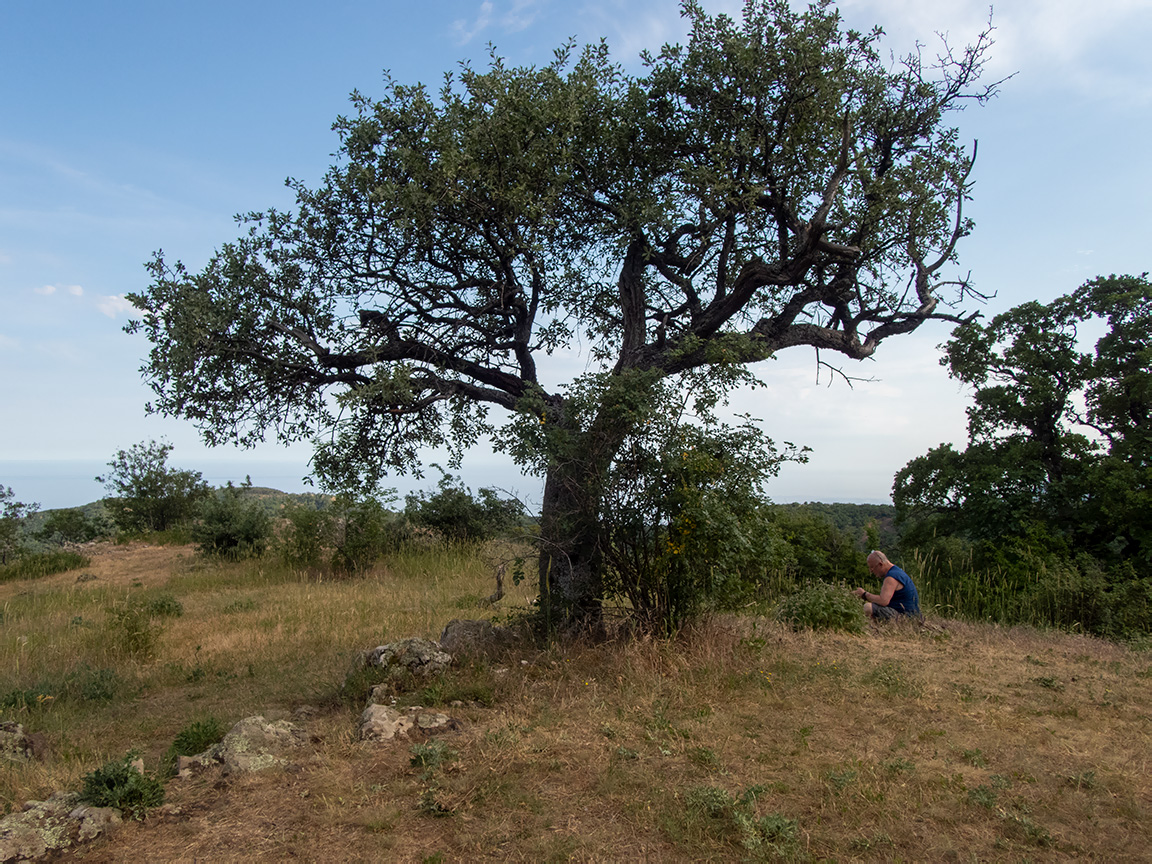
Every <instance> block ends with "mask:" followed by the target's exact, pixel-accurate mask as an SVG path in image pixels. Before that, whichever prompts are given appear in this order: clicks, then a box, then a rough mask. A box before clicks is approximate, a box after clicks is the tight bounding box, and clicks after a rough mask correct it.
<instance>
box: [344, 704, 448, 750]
mask: <svg viewBox="0 0 1152 864" xmlns="http://www.w3.org/2000/svg"><path fill="white" fill-rule="evenodd" d="M459 728H460V724H459V723H457V722H456V721H455V720H453V719H452V718H451V717H449V716H448V715H447V714H440V713H438V712H436V711H429V710H427V709H426V708H416V707H413V708H404V709H397V708H393V707H391V706H390V705H377V704H375V703H373V704H371V705H369V706H368V707H367V708H365V709H364V713H363V714H361V715H360V740H361V741H392V740H394V739H396V738H411V737H413V736H416V735H418V736H420V737H425V736H428V735H435V734H437V733H440V732H449V731H454V730H456V729H459Z"/></svg>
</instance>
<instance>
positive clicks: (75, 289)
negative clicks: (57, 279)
mask: <svg viewBox="0 0 1152 864" xmlns="http://www.w3.org/2000/svg"><path fill="white" fill-rule="evenodd" d="M32 290H33V291H35V292H36V293H37V294H39V295H41V296H42V297H48V296H50V295H52V294H55V293H56V292H57V291H67V292H68V293H69V294H71V295H72V296H73V297H83V296H84V289H83V288H82V287H81V286H79V285H41V286H40V287H39V288H33V289H32Z"/></svg>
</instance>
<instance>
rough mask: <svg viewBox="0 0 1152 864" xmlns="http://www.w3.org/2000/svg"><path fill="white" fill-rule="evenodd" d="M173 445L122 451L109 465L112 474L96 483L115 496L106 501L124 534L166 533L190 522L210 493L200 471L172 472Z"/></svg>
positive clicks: (99, 478)
mask: <svg viewBox="0 0 1152 864" xmlns="http://www.w3.org/2000/svg"><path fill="white" fill-rule="evenodd" d="M171 452H172V445H171V444H168V443H166V442H165V443H159V444H158V443H157V442H156V441H151V442H149V443H147V444H143V443H141V444H134V445H133V446H132V447H130V448H129V449H127V450H120V451H119V452H117V454H116V456H115V457H114V458H113V459H112V461H111V462H109V463H108V467H109V468H111V469H112V470H111V471H110V472H109V473H108V474H106V475H104V476H103V477H97V478H96V482H98V483H103V484H104V485H105V488H106V489H107V490H108V491H109V492H111V493H112V495H111V496H110V497H108V498H105V499H104V506H105V507H107V508H108V512H109V514H110V515H111V516H112V521H113V522H115V523H116V527H117V528H119V529H120V530H121V531H128V532H133V531H164V530H166V529H168V528H170V527H172V526H173V525H175V524H176V523H178V522H181V521H183V520H185V519H190V518H192V516H194V515H195V513H196V507H197V505H198V504H199V503H200V501H202V500H203V499H205V498H207V497H208V495H209V494H210V493H209V489H208V484H206V483H205V482H204V481H203V480H202V479H201V476H200V472H199V471H181V470H178V469H176V468H169V467H168V465H167V462H168V454H169V453H171Z"/></svg>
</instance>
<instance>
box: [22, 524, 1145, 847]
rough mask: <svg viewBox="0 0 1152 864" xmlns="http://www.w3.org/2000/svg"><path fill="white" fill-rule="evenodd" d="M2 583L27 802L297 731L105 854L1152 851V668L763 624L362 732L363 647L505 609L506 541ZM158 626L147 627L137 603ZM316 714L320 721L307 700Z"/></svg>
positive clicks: (545, 655)
mask: <svg viewBox="0 0 1152 864" xmlns="http://www.w3.org/2000/svg"><path fill="white" fill-rule="evenodd" d="M88 554H89V555H90V557H91V563H90V565H89V566H88V567H86V568H84V569H83V570H81V571H72V572H68V573H62V574H58V575H54V576H48V577H43V578H39V579H30V580H23V581H9V582H5V583H3V584H0V609H2V611H3V622H2V631H0V632H2V634H3V635H2V641H0V670H2V671H0V676H2V677H0V700H3V702H2V703H0V704H3V706H4V707H3V712H2V714H0V719H3V720H16V721H18V722H20V723H22V724H23V725H24V726H25V728H26V729H27V730H29V731H32V732H37V733H42V735H43V740H44V741H45V743H46V745H47V751H46V753H45V754H44V756H43V758H42V759H41V760H38V761H33V762H30V763H27V764H18V763H5V764H3V765H2V767H0V806H3V807H4V809H6V810H11V809H15V808H19V807H20V806H21V805H22V804H23V802H24V801H26V800H29V799H38V798H43V797H45V796H47V795H48V794H50V793H51V792H52V791H53V790H56V789H75V788H78V787H79V785H80V781H81V778H82V777H83V776H84V774H85V773H87V772H90V771H92V770H93V769H94V768H96V767H98V766H99V765H101V764H103V763H105V762H107V761H108V760H110V759H115V758H119V757H121V756H123V755H124V754H125V753H126V752H127V751H129V750H138V751H139V752H140V753H141V754H142V755H143V757H144V760H145V764H146V766H147V768H148V770H149V771H156V772H159V771H160V766H161V762H162V758H163V755H164V753H165V751H166V750H167V748H168V747H169V745H170V744H171V743H172V741H173V738H174V736H176V735H177V734H178V733H179V732H180V730H181V729H182V728H184V727H186V726H187V725H188V724H189V723H192V722H196V721H200V720H204V719H207V718H214V719H216V720H218V721H220V723H221V724H222V725H223V726H224V727H225V728H227V727H228V726H230V725H231V724H232V723H234V722H235V721H237V720H239V719H241V718H243V717H245V716H249V715H252V714H258V713H259V714H264V715H265V716H266V717H269V718H293V717H296V718H297V720H298V722H300V723H302V724H303V725H305V727H306V728H307V730H308V732H309V734H310V739H311V744H310V745H309V746H308V748H306V749H307V752H306V753H305V754H303V755H301V756H300V757H299V758H298V759H296V760H295V762H296V764H295V765H294V766H292V767H291V768H287V769H273V770H271V771H268V772H264V773H261V774H254V775H250V776H237V775H232V776H228V777H221V776H219V775H216V774H212V773H210V772H209V773H205V774H201V775H197V776H194V777H192V778H190V779H171V780H168V781H166V795H167V801H168V804H169V806H168V807H167V808H166V809H165V810H163V811H159V810H153V811H151V812H150V813H149V815H147V816H146V817H145V818H144V819H143V820H140V821H129V822H128V823H127V824H126V826H125V827H124V828H122V829H121V830H120V831H119V832H117V833H115V834H114V835H112V836H111V837H110V838H107V839H100V840H97V841H95V842H93V843H92V844H89V845H88V846H86V847H83V848H81V849H79V850H77V851H74V852H71V853H69V857H71V858H74V859H76V860H85V861H139V860H149V861H191V860H212V861H233V860H237V861H238V860H242V859H243V860H267V861H279V860H287V859H293V860H305V861H379V860H390V861H415V862H437V861H442V862H448V861H459V860H470V859H471V860H510V861H516V860H525V861H568V860H575V861H644V860H651V861H657V860H658V861H700V860H717V861H730V860H769V861H771V860H785V861H825V860H827V861H833V860H834V861H948V860H954V861H1025V860H1031V861H1049V860H1066V859H1071V858H1080V859H1087V860H1107V861H1137V860H1147V858H1148V850H1149V848H1152V828H1150V827H1149V815H1150V813H1152V781H1150V779H1149V777H1150V774H1149V764H1148V762H1149V755H1150V754H1152V656H1150V655H1149V654H1148V653H1145V652H1142V651H1140V650H1137V649H1135V648H1133V647H1131V646H1125V645H1120V644H1116V643H1111V642H1107V641H1104V640H1101V639H1097V638H1093V637H1089V636H1084V635H1078V634H1070V633H1063V632H1058V631H1042V630H1036V629H1032V628H1025V627H1014V628H1006V627H999V626H994V625H991V624H982V623H972V622H962V621H956V620H945V619H939V618H930V619H929V622H928V624H929V626H927V627H901V626H897V627H882V628H879V629H873V630H869V631H867V632H866V633H865V634H864V635H862V636H850V635H845V634H835V633H831V634H830V633H811V632H797V633H794V632H792V631H790V630H788V629H786V628H784V627H783V626H781V625H779V624H777V623H776V622H774V621H772V620H771V618H770V617H765V616H762V615H759V614H754V612H755V610H753V609H749V610H747V612H746V614H741V615H723V616H715V617H711V618H707V619H705V620H702V621H700V622H698V623H697V624H695V625H694V626H692V627H691V628H688V629H686V630H684V631H682V632H681V633H679V634H678V635H677V636H676V637H675V638H673V639H670V640H663V639H659V640H657V639H646V638H619V639H615V640H609V641H607V642H601V643H597V644H591V643H585V642H581V641H579V640H570V641H563V640H559V641H553V642H551V643H549V644H546V645H543V646H541V645H536V644H527V643H526V644H524V645H523V646H522V647H520V648H519V649H516V650H514V651H511V652H509V653H508V654H507V655H505V656H501V657H498V658H495V659H490V660H474V661H468V662H464V663H461V664H460V665H458V666H457V667H456V668H454V669H453V670H452V671H451V672H450V673H448V674H446V675H444V676H442V677H440V678H437V679H434V680H432V681H429V682H425V683H423V684H420V685H418V686H414V688H413V689H412V691H411V692H408V693H405V694H403V696H402V699H403V700H404V701H407V702H409V703H412V704H416V703H419V704H425V705H436V706H440V710H443V711H445V712H447V713H450V714H451V715H452V716H453V717H454V718H456V719H457V720H458V722H459V728H458V729H457V730H455V731H453V732H450V733H448V734H447V735H445V736H442V737H439V738H437V739H434V740H433V741H431V742H422V741H417V740H412V741H404V742H399V743H379V742H375V743H368V742H361V741H359V740H357V735H356V726H357V718H358V715H359V713H360V710H361V709H362V707H363V704H362V702H361V701H359V695H358V694H350V693H349V692H348V691H347V690H346V688H345V687H344V684H345V680H346V678H347V676H348V672H349V669H350V668H351V667H352V665H353V661H354V659H355V658H356V657H357V656H358V654H359V652H361V651H363V650H365V649H368V648H371V647H374V646H376V645H379V644H382V643H385V642H389V641H394V640H397V639H400V638H403V637H406V636H424V637H430V638H436V637H437V635H438V634H439V632H440V630H441V628H442V627H443V626H444V624H445V623H446V622H447V621H449V620H450V619H452V618H491V619H496V620H497V621H504V620H509V619H512V618H515V617H516V616H517V614H521V613H523V612H525V611H527V609H528V608H529V605H530V602H531V599H532V597H533V596H534V594H535V586H533V585H530V584H522V585H520V586H512V585H510V584H508V585H506V587H507V588H508V593H507V595H506V596H505V597H504V599H503V600H501V601H500V602H499V603H498V604H496V605H495V606H486V605H484V603H483V601H482V600H481V599H480V598H482V597H485V596H487V595H488V594H489V593H490V592H491V590H492V587H493V585H494V582H493V572H494V568H495V566H496V562H498V561H499V560H500V559H501V558H502V557H506V556H507V554H508V550H506V549H501V548H499V547H498V546H497V545H494V544H490V545H489V546H486V547H478V548H475V547H474V548H468V547H459V546H443V545H437V544H429V545H427V546H425V547H413V548H411V549H408V550H407V551H405V552H403V553H400V554H396V555H392V556H389V557H388V558H386V559H385V560H383V561H382V562H380V564H378V565H377V566H376V567H375V568H374V569H373V570H372V571H370V572H369V573H367V574H364V575H362V576H358V577H355V578H330V577H328V576H320V575H317V574H315V573H307V572H302V571H297V570H293V569H290V568H287V567H283V566H281V565H278V564H276V563H273V562H271V560H270V559H266V560H258V561H247V562H235V563H227V562H224V563H221V562H214V561H208V560H205V559H203V558H201V557H199V556H197V555H196V554H195V552H194V550H193V549H192V548H191V547H179V546H149V545H145V544H142V543H136V544H130V545H123V546H116V545H112V544H107V545H102V546H98V547H94V548H93V549H92V550H91V551H90V552H89V553H88ZM141 609H144V610H148V614H147V615H140V614H136V613H134V612H133V610H136V612H139V610H141ZM304 706H307V707H308V709H310V710H305V711H303V712H300V711H299V709H301V708H302V707H304Z"/></svg>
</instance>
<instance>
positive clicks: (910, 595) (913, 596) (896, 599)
mask: <svg viewBox="0 0 1152 864" xmlns="http://www.w3.org/2000/svg"><path fill="white" fill-rule="evenodd" d="M884 575H885V576H891V577H892V578H893V579H895V580H896V581H897V582H899V583H900V587H899V588H897V589H896V593H895V594H893V595H892V600H891V601H890V602H889V603H888V608H889V609H894V610H896V611H897V612H900V613H902V614H904V615H919V614H920V595H919V594H918V593H917V592H916V586H915V585H913V584H912V577H911V576H909V575H908V574H907V573H905V572H904V571H903V570H901V569H900V568H899V567H897V566H895V565H893V566H892V569H891V570H889V571H888V572H887V573H885V574H884Z"/></svg>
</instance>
